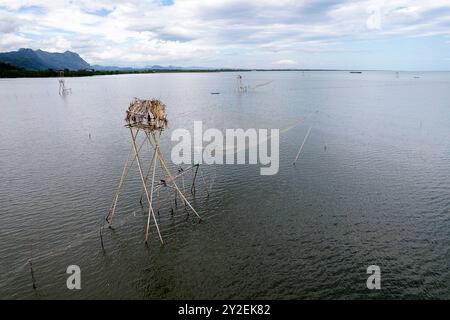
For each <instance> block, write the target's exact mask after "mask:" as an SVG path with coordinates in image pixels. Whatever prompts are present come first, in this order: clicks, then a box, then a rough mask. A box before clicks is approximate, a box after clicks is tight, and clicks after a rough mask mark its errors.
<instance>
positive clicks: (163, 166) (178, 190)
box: [145, 132, 202, 221]
mask: <svg viewBox="0 0 450 320" xmlns="http://www.w3.org/2000/svg"><path fill="white" fill-rule="evenodd" d="M145 134H146V136H147V139H150V137H149V135H148V133H147V132H145ZM153 138H154V135H153ZM155 147H156V152H157V157H158V158H159V162H160V163H161V167H162V168H163V169H164V171H165V172H166V174H167V175H166V176H168V177H169V178H170V181H171V182H172V183H173V185H174V187H175V189H176V190H177V192H178V194H179V195H180V197H181V199H183V201H184V202H185V204H187V205H188V206H189V208H191V210H192V211H193V212H194V213H195V215H196V216H197V217H198V218H199V219H200V221H201V220H202V218H201V217H200V215H199V214H198V213H197V211H196V210H195V209H194V207H193V206H192V205H191V204H190V203H189V201H188V200H187V199H186V197H185V196H184V194H183V192H181V190H180V188H178V186H177V184H176V182H175V179H174V178H173V177H172V174H171V173H170V171H169V169H168V168H167V166H166V163H165V160H164V157H163V155H162V152H161V149H160V148H159V145H158V144H156V145H155Z"/></svg>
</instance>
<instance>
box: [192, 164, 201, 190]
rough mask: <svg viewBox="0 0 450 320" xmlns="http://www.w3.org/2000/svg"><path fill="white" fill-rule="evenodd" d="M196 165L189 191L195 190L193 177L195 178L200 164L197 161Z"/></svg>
mask: <svg viewBox="0 0 450 320" xmlns="http://www.w3.org/2000/svg"><path fill="white" fill-rule="evenodd" d="M196 167H197V168H196V169H195V173H194V177H193V178H192V185H191V193H194V192H195V179H196V178H197V172H198V168H199V167H200V165H199V164H198V163H197V164H196Z"/></svg>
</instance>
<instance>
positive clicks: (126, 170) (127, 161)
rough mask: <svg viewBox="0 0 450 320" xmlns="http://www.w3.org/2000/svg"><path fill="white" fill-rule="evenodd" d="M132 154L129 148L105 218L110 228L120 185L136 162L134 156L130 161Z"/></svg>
mask: <svg viewBox="0 0 450 320" xmlns="http://www.w3.org/2000/svg"><path fill="white" fill-rule="evenodd" d="M143 145H144V144H141V146H140V147H139V151H140V150H141V148H142V146H143ZM132 152H133V147H131V148H130V152H129V153H128V157H127V160H126V162H125V165H124V167H123V171H122V176H121V177H120V180H119V184H118V186H117V189H116V193H115V194H114V198H113V203H112V205H111V208H110V209H109V213H108V215H107V217H106V221H107V222H108V224H109V225H110V226H111V224H112V219H113V217H114V213H115V211H116V205H117V201H118V200H119V195H120V191H121V188H122V185H123V183H124V181H125V179H126V177H127V175H128V172H129V171H130V169H131V166H132V165H133V163H134V160H136V156H134V157H133V159H132V160H130V157H131V154H132ZM128 163H129V164H128Z"/></svg>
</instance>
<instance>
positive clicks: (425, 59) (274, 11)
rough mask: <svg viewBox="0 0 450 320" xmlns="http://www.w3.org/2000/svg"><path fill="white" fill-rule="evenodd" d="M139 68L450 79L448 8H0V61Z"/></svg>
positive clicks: (220, 3) (216, 3)
mask: <svg viewBox="0 0 450 320" xmlns="http://www.w3.org/2000/svg"><path fill="white" fill-rule="evenodd" d="M19 48H32V49H42V50H46V51H52V52H64V51H66V50H70V51H74V52H77V53H79V54H80V56H81V57H82V58H84V59H85V60H86V61H87V62H89V63H90V64H101V65H109V66H111V65H114V66H133V67H144V66H151V65H155V64H158V65H164V66H167V65H175V66H183V67H190V66H196V67H211V68H214V67H223V68H328V69H374V70H437V71H443V70H450V0H433V1H429V0H390V1H389V0H378V1H374V0H367V1H366V0H362V1H354V0H342V1H337V0H202V1H201V0H139V1H138V0H128V1H125V0H116V1H114V0H112V1H108V0H77V1H76V0H73V1H66V0H53V1H52V0H47V1H45V0H0V51H15V50H17V49H19Z"/></svg>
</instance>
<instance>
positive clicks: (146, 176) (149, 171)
mask: <svg viewBox="0 0 450 320" xmlns="http://www.w3.org/2000/svg"><path fill="white" fill-rule="evenodd" d="M155 155H156V151H154V152H153V156H152V159H151V160H150V167H149V168H148V171H147V174H146V175H145V183H147V181H148V177H149V176H150V173H151V171H152V168H153V162H156V161H153V160H154V159H155ZM143 196H144V187H142V188H141V197H140V199H139V202H140V203H141V204H142V197H143Z"/></svg>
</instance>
